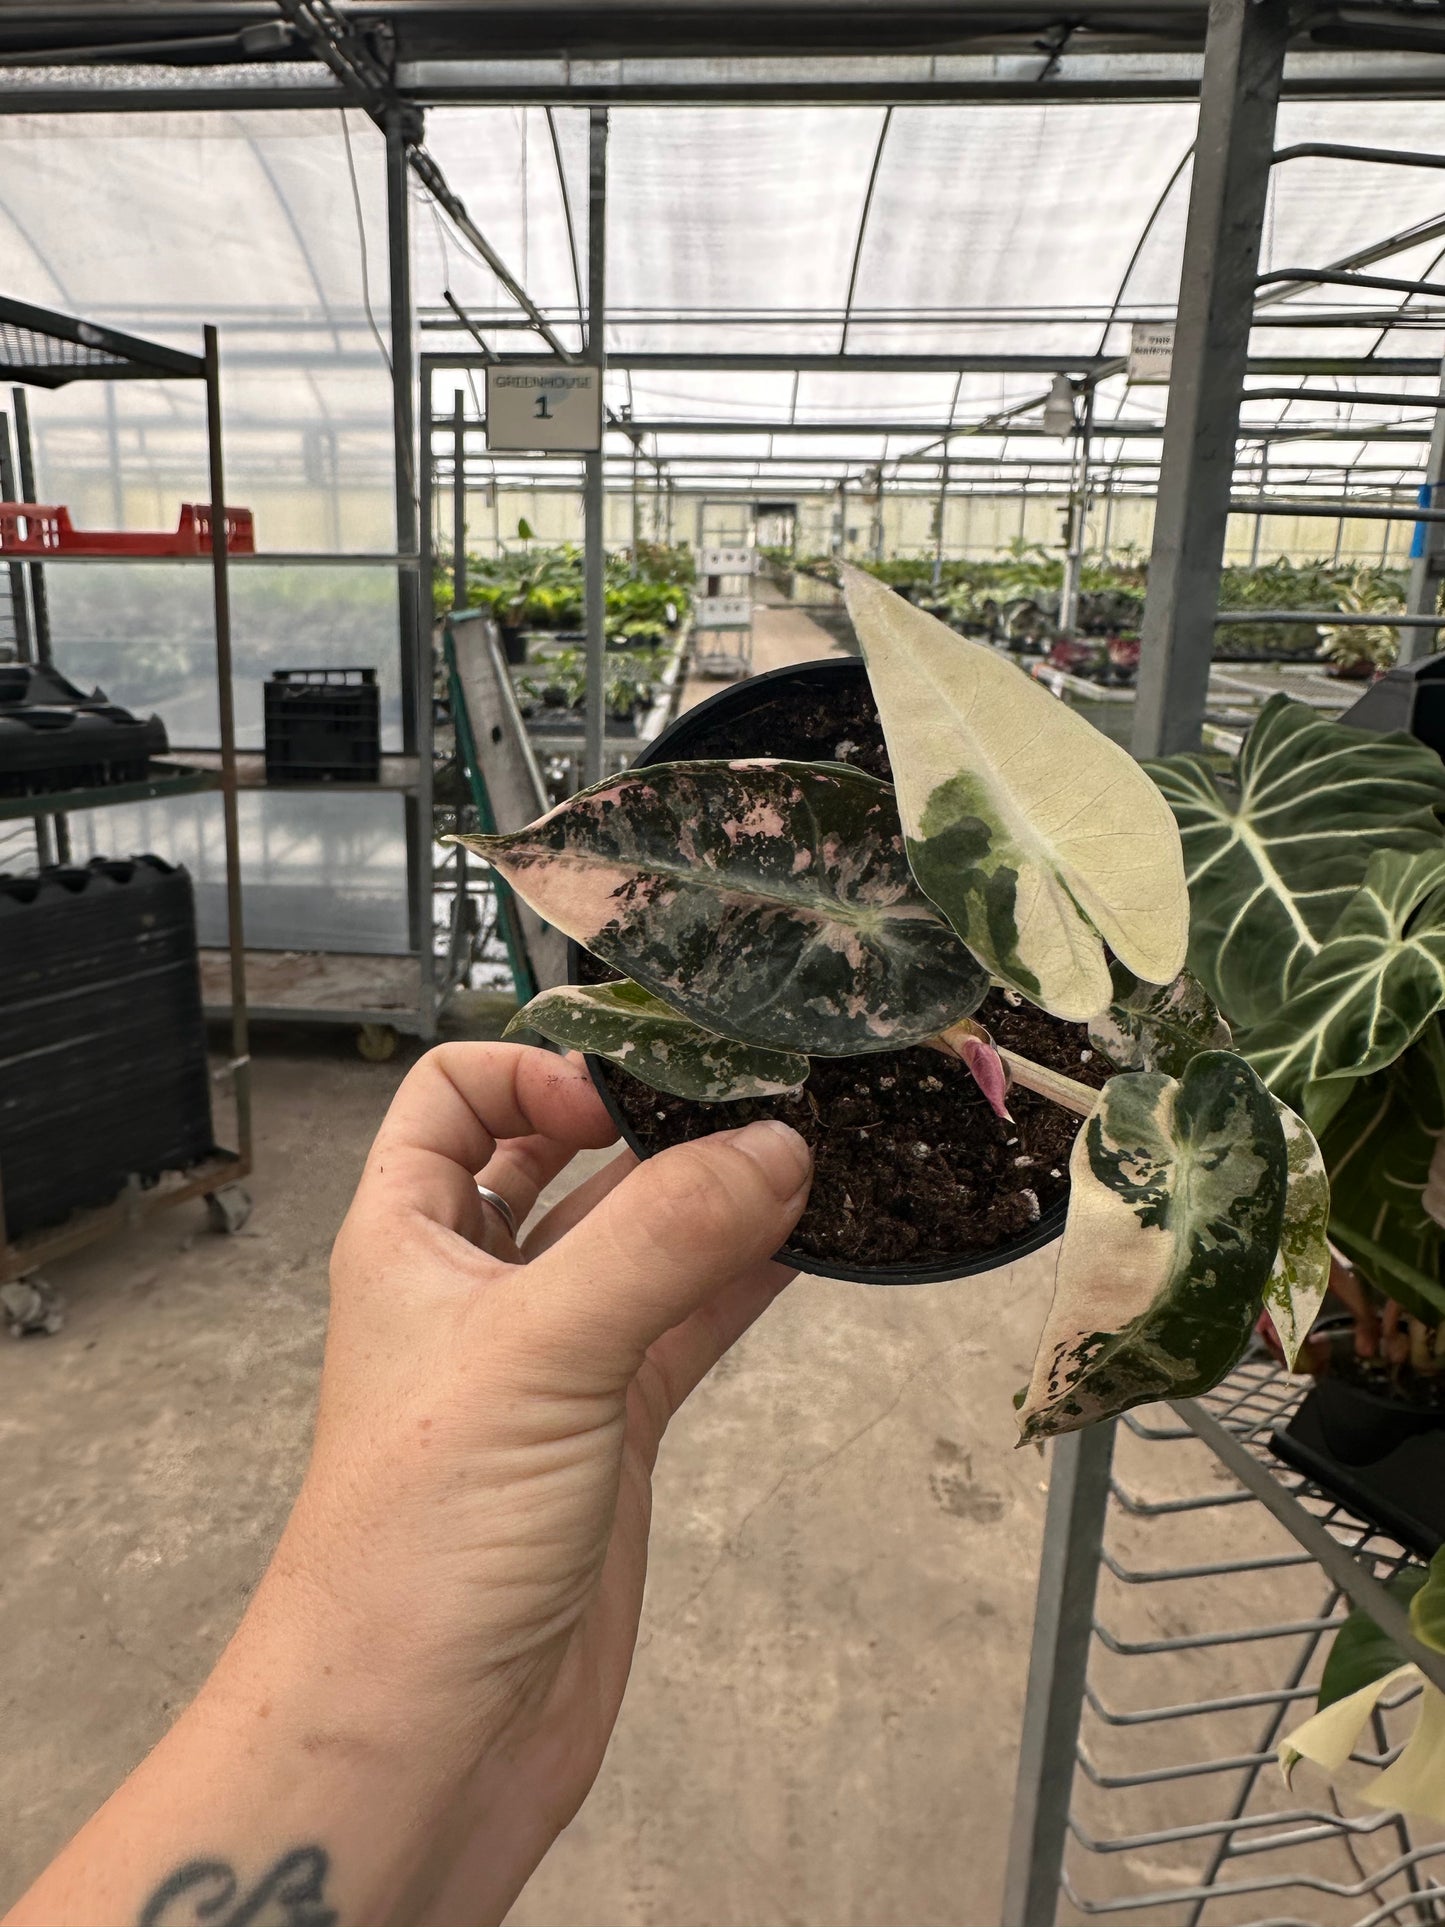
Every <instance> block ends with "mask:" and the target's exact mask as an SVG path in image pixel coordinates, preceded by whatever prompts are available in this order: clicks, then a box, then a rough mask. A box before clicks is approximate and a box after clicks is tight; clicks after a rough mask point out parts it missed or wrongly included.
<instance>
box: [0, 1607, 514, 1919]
mask: <svg viewBox="0 0 1445 1927" xmlns="http://www.w3.org/2000/svg"><path fill="white" fill-rule="evenodd" d="M278 1593H279V1594H282V1595H284V1594H285V1587H284V1583H283V1585H282V1586H281V1587H280V1588H278V1586H277V1585H276V1584H275V1582H274V1581H272V1580H271V1579H269V1578H268V1581H267V1582H266V1584H264V1585H263V1587H262V1589H261V1592H260V1593H259V1594H258V1597H257V1600H256V1603H255V1606H254V1607H253V1609H252V1612H251V1613H249V1614H248V1616H247V1620H246V1622H245V1623H244V1624H243V1626H242V1627H241V1629H240V1631H239V1632H238V1633H237V1636H236V1638H235V1639H234V1640H233V1642H232V1643H231V1645H230V1647H229V1648H228V1649H227V1651H226V1653H225V1654H224V1655H223V1656H222V1658H221V1660H220V1662H219V1663H218V1665H217V1667H216V1669H215V1671H214V1672H213V1674H212V1675H211V1677H210V1679H209V1680H208V1681H207V1682H206V1684H205V1686H204V1687H203V1688H202V1690H201V1692H200V1693H199V1695H198V1696H197V1698H196V1699H195V1701H194V1702H193V1703H192V1705H191V1706H190V1707H189V1708H188V1709H187V1711H186V1712H185V1713H184V1714H183V1715H182V1716H181V1718H180V1719H179V1720H178V1721H177V1722H176V1725H175V1726H174V1727H173V1728H172V1730H171V1731H170V1733H169V1734H167V1736H166V1737H165V1739H163V1740H162V1741H161V1742H160V1744H159V1745H158V1746H157V1747H156V1748H155V1750H154V1751H153V1752H152V1753H151V1754H150V1756H149V1757H148V1758H147V1759H146V1760H145V1761H144V1762H143V1763H142V1764H141V1765H140V1766H139V1767H138V1768H137V1769H136V1771H135V1772H134V1773H133V1774H132V1775H131V1776H130V1778H129V1779H128V1780H127V1781H126V1782H125V1784H124V1785H123V1786H122V1787H121V1788H120V1789H119V1791H118V1792H117V1793H115V1794H114V1795H113V1796H112V1797H111V1799H110V1800H108V1801H107V1802H106V1804H105V1805H104V1806H103V1807H102V1808H101V1809H100V1811H99V1812H98V1813H97V1814H96V1815H95V1816H94V1818H93V1819H92V1820H90V1821H89V1823H88V1824H87V1825H86V1826H85V1827H83V1828H82V1829H81V1831H80V1832H79V1833H78V1834H77V1835H76V1837H75V1838H74V1839H73V1840H72V1841H71V1843H70V1845H69V1846H68V1847H67V1848H66V1849H65V1850H64V1852H63V1853H61V1854H60V1856H59V1857H58V1858H57V1859H56V1860H55V1861H54V1862H53V1863H52V1864H51V1866H50V1867H49V1868H48V1869H47V1870H46V1871H45V1873H43V1874H42V1875H41V1876H40V1878H39V1880H38V1881H37V1882H36V1883H35V1885H34V1886H33V1887H32V1888H31V1889H30V1890H29V1892H28V1893H27V1894H25V1895H24V1897H23V1898H22V1899H21V1900H20V1901H19V1903H18V1904H17V1906H16V1907H15V1909H14V1911H13V1912H12V1913H11V1914H10V1915H9V1916H8V1917H7V1921H6V1923H5V1927H120V1923H122V1922H127V1923H128V1922H132V1921H133V1922H136V1923H138V1927H139V1924H140V1923H144V1927H181V1924H182V1923H184V1927H192V1923H194V1922H196V1921H198V1920H202V1919H204V1920H205V1921H206V1922H207V1927H230V1923H233V1922H237V1923H238V1922H241V1921H248V1922H249V1921H251V1920H252V1919H265V1920H268V1921H270V1920H274V1921H276V1922H278V1923H279V1922H284V1923H285V1927H333V1924H334V1927H385V1924H386V1923H393V1922H394V1923H397V1924H398V1927H418V1924H419V1923H421V1922H423V1921H432V1922H437V1923H438V1927H442V1923H443V1921H444V1920H445V1918H446V1915H450V1914H453V1913H454V1915H455V1922H456V1923H457V1927H460V1923H462V1922H463V1921H465V1923H466V1927H482V1923H484V1922H485V1921H487V1920H499V1919H500V1918H501V1916H502V1914H503V1913H504V1912H505V1911H506V1908H507V1907H508V1906H509V1905H510V1904H511V1900H512V1899H513V1898H514V1897H515V1894H516V1893H517V1892H518V1891H519V1890H520V1888H521V1886H522V1885H523V1883H524V1882H525V1880H526V1879H527V1877H528V1875H529V1874H530V1872H531V1871H532V1868H533V1867H534V1866H535V1865H536V1863H537V1861H538V1860H539V1859H540V1858H541V1855H542V1853H544V1852H545V1851H546V1847H547V1845H548V1844H549V1843H550V1835H549V1834H548V1832H547V1829H546V1825H545V1822H544V1821H543V1819H542V1818H541V1816H540V1815H538V1814H536V1813H535V1812H532V1811H529V1810H528V1809H527V1807H526V1804H525V1802H521V1803H519V1802H518V1800H517V1791H518V1790H517V1789H515V1788H514V1787H512V1786H510V1785H509V1780H510V1778H511V1776H509V1774H508V1773H507V1771H506V1764H505V1760H504V1758H503V1757H502V1755H501V1753H500V1752H498V1751H492V1750H489V1749H488V1748H487V1746H486V1745H485V1744H483V1743H482V1741H481V1739H480V1738H479V1736H478V1735H477V1734H476V1733H475V1732H471V1731H465V1730H462V1727H463V1725H464V1723H459V1722H457V1721H455V1720H454V1719H450V1720H443V1719H442V1718H441V1717H440V1716H439V1713H438V1712H437V1711H436V1710H435V1709H432V1708H429V1707H427V1706H426V1704H425V1702H424V1700H422V1703H420V1704H417V1703H411V1704H404V1703H403V1702H402V1699H401V1697H400V1696H399V1694H398V1691H397V1688H396V1686H395V1684H394V1683H392V1682H385V1683H379V1675H380V1674H381V1673H382V1672H383V1671H384V1666H385V1656H384V1655H373V1661H374V1662H377V1661H379V1662H380V1664H379V1665H378V1664H376V1663H373V1665H372V1667H371V1668H369V1669H366V1670H362V1669H361V1668H360V1667H359V1665H358V1661H359V1660H360V1658H361V1656H360V1655H358V1654H356V1653H354V1652H353V1651H351V1650H350V1641H349V1635H348V1634H347V1632H346V1630H345V1629H344V1628H338V1627H337V1626H336V1625H335V1624H333V1623H331V1622H329V1621H327V1620H326V1619H325V1618H324V1616H323V1615H322V1614H321V1613H320V1612H319V1611H316V1610H314V1606H315V1602H314V1601H313V1600H312V1599H311V1598H309V1597H308V1596H306V1595H304V1594H302V1595H300V1596H294V1597H283V1596H278ZM397 1635H398V1637H399V1638H400V1637H404V1633H403V1629H401V1628H398V1629H397ZM418 1698H419V1699H420V1698H421V1696H418ZM519 1804H520V1805H521V1810H520V1811H517V1810H515V1809H516V1808H517V1806H518V1805H519ZM459 1876H460V1878H459ZM462 1890H464V1892H463V1891H462ZM263 1896H264V1897H265V1902H266V1904H265V1905H264V1906H263V1905H262V1904H261V1902H262V1898H263ZM439 1907H442V1908H444V1909H445V1913H439V1912H438V1908H439Z"/></svg>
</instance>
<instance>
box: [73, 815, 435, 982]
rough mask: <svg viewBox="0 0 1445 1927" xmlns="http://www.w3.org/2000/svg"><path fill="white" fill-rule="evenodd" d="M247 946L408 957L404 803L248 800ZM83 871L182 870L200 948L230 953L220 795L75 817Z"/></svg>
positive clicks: (244, 820) (244, 832)
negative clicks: (170, 866) (142, 861)
mask: <svg viewBox="0 0 1445 1927" xmlns="http://www.w3.org/2000/svg"><path fill="white" fill-rule="evenodd" d="M239 801H240V812H239V813H240V826H241V874H242V878H243V900H242V901H243V915H244V917H245V923H246V946H247V948H248V949H251V950H340V951H351V952H358V953H361V954H365V955H384V956H390V955H404V954H405V953H406V952H407V951H408V950H409V949H410V944H409V942H408V935H407V895H406V837H405V819H404V815H403V803H402V799H401V798H400V797H399V796H395V795H387V796H366V795H361V794H358V793H356V792H355V791H347V792H345V793H343V794H338V795H335V796H330V795H327V794H325V793H324V792H316V791H304V792H303V791H298V792H296V793H294V794H290V795H288V794H286V793H284V792H277V791H246V792H243V793H242V795H241V797H240V799H239ZM70 823H71V839H72V847H73V851H74V855H75V857H76V858H77V860H78V861H82V862H83V861H84V860H85V859H86V858H87V857H91V856H131V855H135V854H139V853H140V852H142V851H152V852H154V853H155V854H156V855H158V856H163V857H165V858H166V860H167V861H168V862H171V863H183V864H184V865H185V866H186V868H187V869H188V870H189V871H190V873H191V878H192V881H193V882H194V884H195V889H196V917H197V925H198V928H199V930H200V940H201V943H202V944H203V945H207V946H210V945H221V944H224V943H225V941H226V873H225V858H224V845H223V842H222V826H221V799H220V797H219V795H217V794H215V793H214V792H212V793H210V794H204V795H200V796H190V797H172V798H168V799H167V800H166V801H164V802H160V803H135V804H125V805H122V806H120V807H118V808H116V809H110V810H90V811H86V812H85V813H84V814H82V815H78V816H73V817H72V818H71V819H70Z"/></svg>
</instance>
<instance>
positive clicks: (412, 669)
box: [386, 108, 436, 1037]
mask: <svg viewBox="0 0 1445 1927" xmlns="http://www.w3.org/2000/svg"><path fill="white" fill-rule="evenodd" d="M414 130H415V116H414V114H413V116H412V119H411V120H410V121H409V120H408V118H407V114H406V111H405V110H404V109H399V108H394V109H392V110H391V111H390V112H389V113H388V115H387V119H386V260H387V292H388V299H389V304H390V317H391V318H390V337H391V341H390V345H391V398H392V460H393V465H394V471H395V484H394V492H395V502H396V547H397V553H398V555H401V556H405V557H414V556H416V555H417V553H418V547H417V545H418V543H419V541H420V537H421V528H420V513H419V506H418V502H417V437H416V373H417V371H416V360H415V353H414V346H413V340H412V306H411V207H410V199H409V194H408V189H409V185H410V172H409V166H408V156H409V146H408V135H409V134H411V133H413V132H414ZM427 415H428V419H430V415H431V406H430V396H428V406H427ZM427 454H428V468H430V448H428V451H427ZM422 566H423V567H425V568H426V569H427V570H428V571H430V567H431V563H430V558H429V557H423V558H422ZM427 591H428V607H427V614H426V619H425V621H423V617H422V585H421V571H420V569H419V568H417V567H416V566H415V565H413V566H410V567H409V566H408V565H407V563H406V562H403V563H402V565H401V567H400V568H399V569H398V570H397V574H396V593H397V608H398V614H399V616H400V635H399V641H400V645H401V740H402V748H403V750H404V751H405V752H406V754H407V755H408V756H415V757H416V759H417V781H416V788H415V790H412V791H408V793H407V794H406V795H405V796H404V797H403V799H402V809H403V814H404V818H405V825H406V877H407V892H406V894H407V925H408V937H409V941H410V944H411V948H412V952H413V954H414V955H415V957H416V959H417V966H418V989H417V1009H418V1017H419V1023H420V1027H421V1032H422V1035H423V1036H426V1037H430V1036H431V1035H432V1034H433V1028H434V1022H435V1014H436V1013H435V999H434V982H433V979H434V975H435V972H434V966H433V959H432V878H431V871H432V829H431V788H432V767H431V751H432V746H431V721H432V703H431V685H432V668H431V627H432V625H431V613H430V591H431V583H430V579H428V582H427Z"/></svg>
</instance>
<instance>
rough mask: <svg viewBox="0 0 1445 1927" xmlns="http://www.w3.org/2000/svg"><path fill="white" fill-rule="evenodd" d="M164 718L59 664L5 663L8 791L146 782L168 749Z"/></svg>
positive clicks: (3, 735)
mask: <svg viewBox="0 0 1445 1927" xmlns="http://www.w3.org/2000/svg"><path fill="white" fill-rule="evenodd" d="M166 747H167V743H166V730H165V724H164V723H163V722H162V721H161V719H160V717H159V716H133V715H132V714H131V712H130V711H129V710H128V709H122V708H121V707H120V705H119V704H118V703H112V702H107V701H106V699H105V697H104V696H103V695H102V693H101V692H100V690H98V689H96V690H93V691H92V692H91V693H90V695H86V693H85V692H84V690H81V689H77V688H76V686H75V684H74V683H72V682H67V680H66V679H65V677H64V676H62V675H60V674H58V673H57V672H56V671H55V670H54V669H52V668H50V667H48V666H44V665H39V664H33V663H0V796H43V795H45V794H46V793H47V792H54V791H56V790H78V789H91V788H95V787H97V786H99V785H101V784H106V783H133V782H140V781H143V780H144V778H145V776H146V774H147V772H148V770H149V768H150V762H151V758H152V757H153V756H161V755H164V754H165V751H166Z"/></svg>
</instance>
